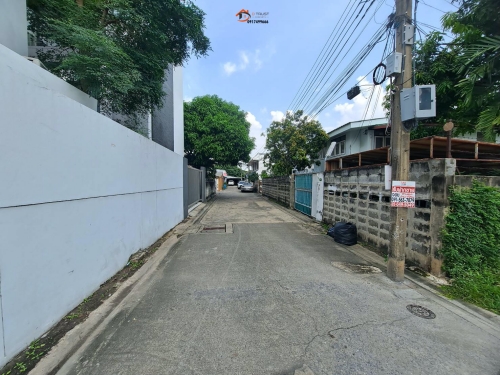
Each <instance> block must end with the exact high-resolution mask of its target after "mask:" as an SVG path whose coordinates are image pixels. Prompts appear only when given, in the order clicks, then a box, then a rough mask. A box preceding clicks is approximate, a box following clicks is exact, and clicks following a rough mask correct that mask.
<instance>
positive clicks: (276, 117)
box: [271, 111, 285, 121]
mask: <svg viewBox="0 0 500 375" xmlns="http://www.w3.org/2000/svg"><path fill="white" fill-rule="evenodd" d="M271 116H272V121H281V120H283V118H284V117H285V114H284V113H283V112H281V111H271Z"/></svg>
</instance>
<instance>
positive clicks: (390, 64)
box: [385, 52, 403, 77]
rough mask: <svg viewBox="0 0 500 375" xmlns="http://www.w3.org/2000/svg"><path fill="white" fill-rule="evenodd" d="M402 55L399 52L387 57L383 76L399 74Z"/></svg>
mask: <svg viewBox="0 0 500 375" xmlns="http://www.w3.org/2000/svg"><path fill="white" fill-rule="evenodd" d="M402 60H403V54H402V53H401V52H394V53H391V54H390V55H389V56H387V59H386V60H385V75H386V76H387V77H393V76H395V75H396V74H401V62H402Z"/></svg>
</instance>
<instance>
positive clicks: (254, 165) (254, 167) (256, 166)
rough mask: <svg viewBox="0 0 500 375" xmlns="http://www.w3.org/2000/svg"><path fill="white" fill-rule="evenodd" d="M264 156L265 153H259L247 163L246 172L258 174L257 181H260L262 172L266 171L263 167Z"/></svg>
mask: <svg viewBox="0 0 500 375" xmlns="http://www.w3.org/2000/svg"><path fill="white" fill-rule="evenodd" d="M265 155H266V154H265V153H263V152H259V153H257V154H255V156H254V157H253V158H252V159H250V161H249V162H248V171H249V172H257V173H258V174H259V179H262V172H264V171H267V168H266V166H265V165H264V160H265Z"/></svg>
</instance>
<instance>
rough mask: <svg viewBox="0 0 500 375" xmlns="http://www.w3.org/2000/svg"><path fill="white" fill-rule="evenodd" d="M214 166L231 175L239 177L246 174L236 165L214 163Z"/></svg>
mask: <svg viewBox="0 0 500 375" xmlns="http://www.w3.org/2000/svg"><path fill="white" fill-rule="evenodd" d="M215 168H217V169H223V170H225V171H226V172H227V174H228V175H229V176H233V177H241V176H245V175H246V172H245V171H244V170H243V169H241V168H240V167H238V166H236V165H216V166H215Z"/></svg>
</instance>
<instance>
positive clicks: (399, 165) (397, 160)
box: [387, 0, 413, 281]
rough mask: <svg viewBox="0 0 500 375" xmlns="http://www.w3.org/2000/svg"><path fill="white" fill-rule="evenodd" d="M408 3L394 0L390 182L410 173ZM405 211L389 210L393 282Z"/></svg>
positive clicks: (401, 264)
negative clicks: (404, 105) (396, 66)
mask: <svg viewBox="0 0 500 375" xmlns="http://www.w3.org/2000/svg"><path fill="white" fill-rule="evenodd" d="M411 20H412V0H396V16H395V24H396V25H397V30H396V52H402V53H403V58H402V66H403V72H402V73H401V74H399V75H398V76H397V78H396V82H395V94H394V101H393V107H392V108H391V114H392V124H391V149H392V160H391V165H392V176H391V177H392V181H408V176H409V170H410V133H409V132H407V131H405V130H404V128H403V123H402V121H401V99H400V92H401V90H402V89H403V88H410V87H412V75H413V71H412V47H413V46H412V45H403V30H404V26H405V25H408V24H411V22H412V21H411ZM407 218H408V208H406V207H391V232H390V234H391V235H390V243H389V259H388V262H387V276H388V277H389V278H390V279H391V280H394V281H403V280H404V272H405V248H406V229H407Z"/></svg>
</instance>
